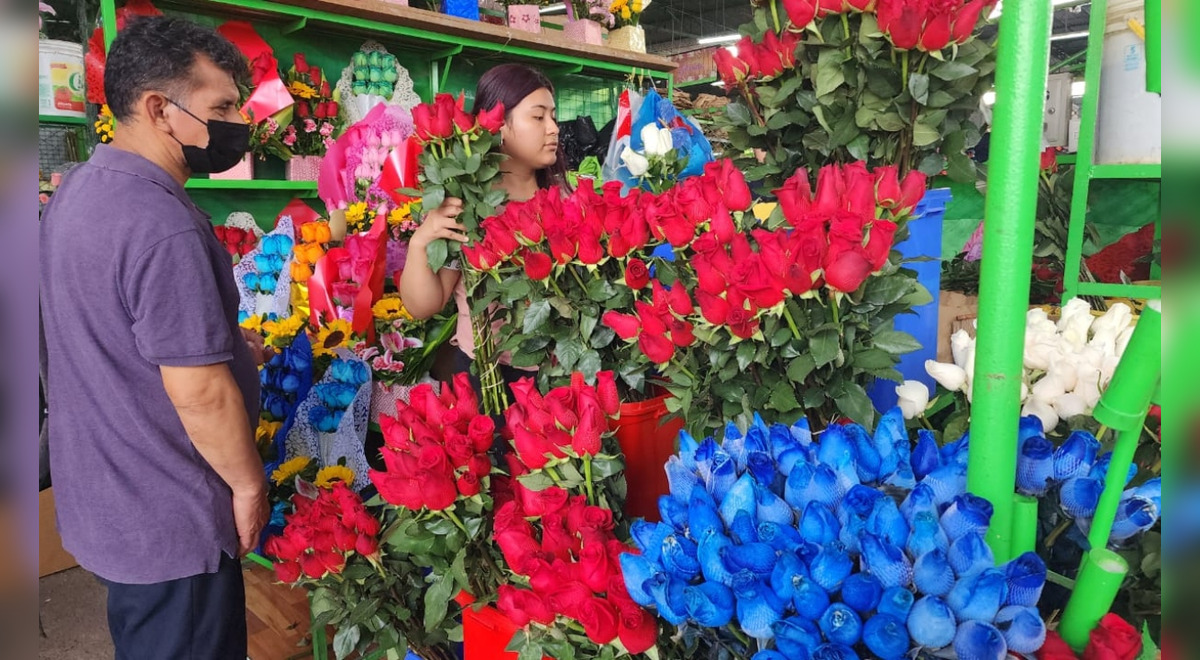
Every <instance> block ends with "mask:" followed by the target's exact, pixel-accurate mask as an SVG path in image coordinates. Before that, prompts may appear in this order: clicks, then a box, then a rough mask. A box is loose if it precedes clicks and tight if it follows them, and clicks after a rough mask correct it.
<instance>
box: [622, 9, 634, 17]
mask: <svg viewBox="0 0 1200 660" xmlns="http://www.w3.org/2000/svg"><path fill="white" fill-rule="evenodd" d="M632 17H633V14H632V13H630V11H629V7H621V18H623V19H625V20H629V19H630V18H632Z"/></svg>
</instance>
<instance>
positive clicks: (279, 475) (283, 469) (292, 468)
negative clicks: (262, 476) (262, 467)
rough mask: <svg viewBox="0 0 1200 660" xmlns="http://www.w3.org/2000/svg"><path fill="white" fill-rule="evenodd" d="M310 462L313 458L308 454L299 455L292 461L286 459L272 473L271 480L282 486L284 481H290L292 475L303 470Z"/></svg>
mask: <svg viewBox="0 0 1200 660" xmlns="http://www.w3.org/2000/svg"><path fill="white" fill-rule="evenodd" d="M310 462H312V459H310V458H309V457H307V456H297V457H296V458H293V459H292V460H290V461H285V462H284V463H283V464H282V465H280V466H279V467H277V468H275V471H274V472H272V473H271V481H273V482H275V485H276V486H282V485H283V484H284V483H286V482H288V481H290V480H291V479H292V477H295V476H296V475H298V474H300V473H301V472H303V471H304V468H306V467H308V464H309V463H310Z"/></svg>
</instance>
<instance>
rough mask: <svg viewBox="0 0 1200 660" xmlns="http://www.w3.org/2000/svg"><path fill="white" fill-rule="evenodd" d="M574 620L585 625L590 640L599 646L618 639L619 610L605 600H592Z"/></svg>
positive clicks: (587, 602)
mask: <svg viewBox="0 0 1200 660" xmlns="http://www.w3.org/2000/svg"><path fill="white" fill-rule="evenodd" d="M578 614H579V616H576V617H574V618H576V619H578V620H579V623H581V624H583V630H584V632H586V633H587V636H588V639H590V640H592V641H593V642H595V643H597V644H608V643H609V642H611V641H613V640H614V639H616V637H617V609H616V608H615V607H613V606H612V604H611V603H609V602H608V601H606V600H604V599H603V598H592V599H591V600H588V601H586V602H584V603H583V605H582V606H581V607H580V608H579V612H578Z"/></svg>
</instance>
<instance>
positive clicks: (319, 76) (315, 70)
mask: <svg viewBox="0 0 1200 660" xmlns="http://www.w3.org/2000/svg"><path fill="white" fill-rule="evenodd" d="M308 77H309V78H312V79H313V80H314V81H315V80H324V79H325V74H324V73H322V72H321V67H316V66H310V67H309V68H308Z"/></svg>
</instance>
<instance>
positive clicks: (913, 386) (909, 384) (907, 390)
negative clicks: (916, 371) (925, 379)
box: [896, 380, 929, 419]
mask: <svg viewBox="0 0 1200 660" xmlns="http://www.w3.org/2000/svg"><path fill="white" fill-rule="evenodd" d="M896 396H897V397H898V398H899V400H898V402H897V403H898V404H899V405H900V412H901V413H903V414H904V419H912V418H914V417H918V416H920V415H922V414H924V413H925V407H926V406H928V405H929V388H928V387H926V386H925V383H922V382H921V381H919V380H906V381H904V382H903V383H901V384H899V385H897V386H896Z"/></svg>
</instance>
